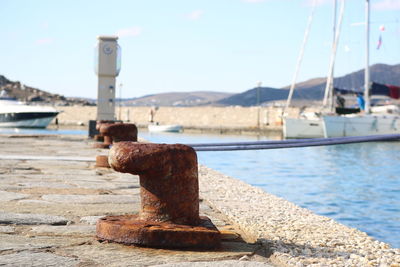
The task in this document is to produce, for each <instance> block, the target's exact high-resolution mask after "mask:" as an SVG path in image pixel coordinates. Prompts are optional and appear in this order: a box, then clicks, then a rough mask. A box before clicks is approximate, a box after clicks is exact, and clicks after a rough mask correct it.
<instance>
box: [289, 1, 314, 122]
mask: <svg viewBox="0 0 400 267" xmlns="http://www.w3.org/2000/svg"><path fill="white" fill-rule="evenodd" d="M316 3H317V0H314V1H313V7H312V10H311V13H310V16H309V17H308V24H307V28H306V31H305V33H304V38H303V44H302V46H301V49H300V54H299V57H298V58H297V65H296V70H295V72H294V75H293V79H292V84H291V85H290V90H289V95H288V98H287V100H286V105H285V107H284V108H283V110H282V116H284V114H285V110H286V109H287V108H288V107H289V106H290V103H291V102H292V97H293V92H294V87H295V85H296V81H297V76H298V74H299V70H300V65H301V62H302V61H303V54H304V49H305V46H306V44H307V40H308V34H309V33H310V28H311V24H312V21H313V17H314V11H315V6H316Z"/></svg>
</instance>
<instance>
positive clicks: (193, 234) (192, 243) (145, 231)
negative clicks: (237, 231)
mask: <svg viewBox="0 0 400 267" xmlns="http://www.w3.org/2000/svg"><path fill="white" fill-rule="evenodd" d="M96 235H97V238H98V239H99V240H107V241H113V242H117V243H123V244H128V245H139V246H146V247H156V248H202V249H211V248H218V247H219V246H220V242H221V241H220V240H221V237H220V232H219V231H218V229H217V228H216V227H215V226H214V224H213V223H212V222H211V220H210V219H209V218H207V217H204V216H201V217H200V224H199V225H198V226H190V225H179V224H173V223H167V222H150V221H143V220H140V219H139V218H138V215H121V216H107V217H104V218H101V219H100V220H98V221H97V225H96Z"/></svg>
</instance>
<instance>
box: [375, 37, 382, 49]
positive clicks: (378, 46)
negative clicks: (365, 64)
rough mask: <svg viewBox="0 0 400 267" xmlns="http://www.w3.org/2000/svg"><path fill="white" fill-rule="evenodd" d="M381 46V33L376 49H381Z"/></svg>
mask: <svg viewBox="0 0 400 267" xmlns="http://www.w3.org/2000/svg"><path fill="white" fill-rule="evenodd" d="M381 46H382V35H379V40H378V45H377V46H376V49H378V50H379V48H381Z"/></svg>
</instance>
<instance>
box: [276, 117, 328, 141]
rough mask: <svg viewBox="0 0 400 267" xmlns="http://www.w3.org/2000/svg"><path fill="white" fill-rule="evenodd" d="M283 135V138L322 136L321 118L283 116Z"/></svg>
mask: <svg viewBox="0 0 400 267" xmlns="http://www.w3.org/2000/svg"><path fill="white" fill-rule="evenodd" d="M283 136H284V137H285V138H320V137H324V130H323V123H322V120H321V119H307V118H284V119H283Z"/></svg>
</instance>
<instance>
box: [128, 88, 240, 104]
mask: <svg viewBox="0 0 400 267" xmlns="http://www.w3.org/2000/svg"><path fill="white" fill-rule="evenodd" d="M231 95H232V94H231V93H222V92H207V91H200V92H176V93H162V94H154V95H147V96H143V97H139V98H134V99H127V100H122V105H124V106H175V107H179V106H201V105H209V104H211V103H215V102H217V101H218V100H220V99H223V98H226V97H229V96H231Z"/></svg>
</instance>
